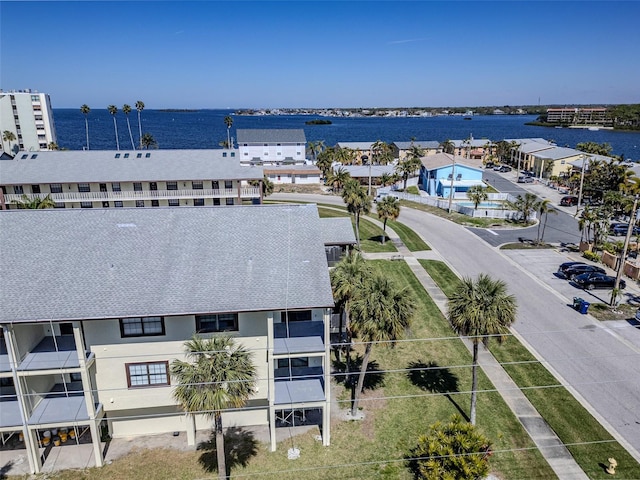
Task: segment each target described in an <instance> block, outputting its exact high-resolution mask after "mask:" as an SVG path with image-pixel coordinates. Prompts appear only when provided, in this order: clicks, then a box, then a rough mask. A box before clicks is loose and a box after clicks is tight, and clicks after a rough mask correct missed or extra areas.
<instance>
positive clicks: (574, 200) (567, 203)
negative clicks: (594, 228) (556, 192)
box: [560, 195, 578, 207]
mask: <svg viewBox="0 0 640 480" xmlns="http://www.w3.org/2000/svg"><path fill="white" fill-rule="evenodd" d="M560 205H561V206H563V207H573V206H574V205H578V197H575V196H573V195H567V196H566V197H562V198H561V199H560Z"/></svg>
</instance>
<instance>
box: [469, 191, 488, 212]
mask: <svg viewBox="0 0 640 480" xmlns="http://www.w3.org/2000/svg"><path fill="white" fill-rule="evenodd" d="M467 198H468V199H469V200H471V201H472V202H473V208H474V209H475V210H477V209H478V205H480V203H482V202H484V201H485V200H486V199H487V198H489V195H487V189H486V188H484V187H483V186H482V185H473V186H471V187H469V190H467Z"/></svg>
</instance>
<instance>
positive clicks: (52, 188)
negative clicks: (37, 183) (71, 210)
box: [49, 183, 62, 193]
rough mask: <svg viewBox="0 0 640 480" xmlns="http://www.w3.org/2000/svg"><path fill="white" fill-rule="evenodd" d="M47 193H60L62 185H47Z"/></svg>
mask: <svg viewBox="0 0 640 480" xmlns="http://www.w3.org/2000/svg"><path fill="white" fill-rule="evenodd" d="M49 191H50V192H51V193H62V184H61V183H52V184H51V185H49Z"/></svg>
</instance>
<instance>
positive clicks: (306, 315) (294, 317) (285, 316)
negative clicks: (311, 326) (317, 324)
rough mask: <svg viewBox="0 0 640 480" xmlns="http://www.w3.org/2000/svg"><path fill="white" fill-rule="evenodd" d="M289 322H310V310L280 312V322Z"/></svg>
mask: <svg viewBox="0 0 640 480" xmlns="http://www.w3.org/2000/svg"><path fill="white" fill-rule="evenodd" d="M286 320H289V321H290V322H310V321H311V310H298V311H293V312H292V311H289V312H282V321H283V322H284V321H286Z"/></svg>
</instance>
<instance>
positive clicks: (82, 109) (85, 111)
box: [80, 103, 91, 150]
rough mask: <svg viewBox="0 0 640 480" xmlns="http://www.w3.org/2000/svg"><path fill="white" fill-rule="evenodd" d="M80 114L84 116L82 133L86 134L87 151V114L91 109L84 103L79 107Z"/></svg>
mask: <svg viewBox="0 0 640 480" xmlns="http://www.w3.org/2000/svg"><path fill="white" fill-rule="evenodd" d="M80 112H82V114H83V115H84V131H85V133H86V134H87V150H89V113H90V112H91V109H90V108H89V105H87V104H86V103H84V104H82V106H81V107H80Z"/></svg>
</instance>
